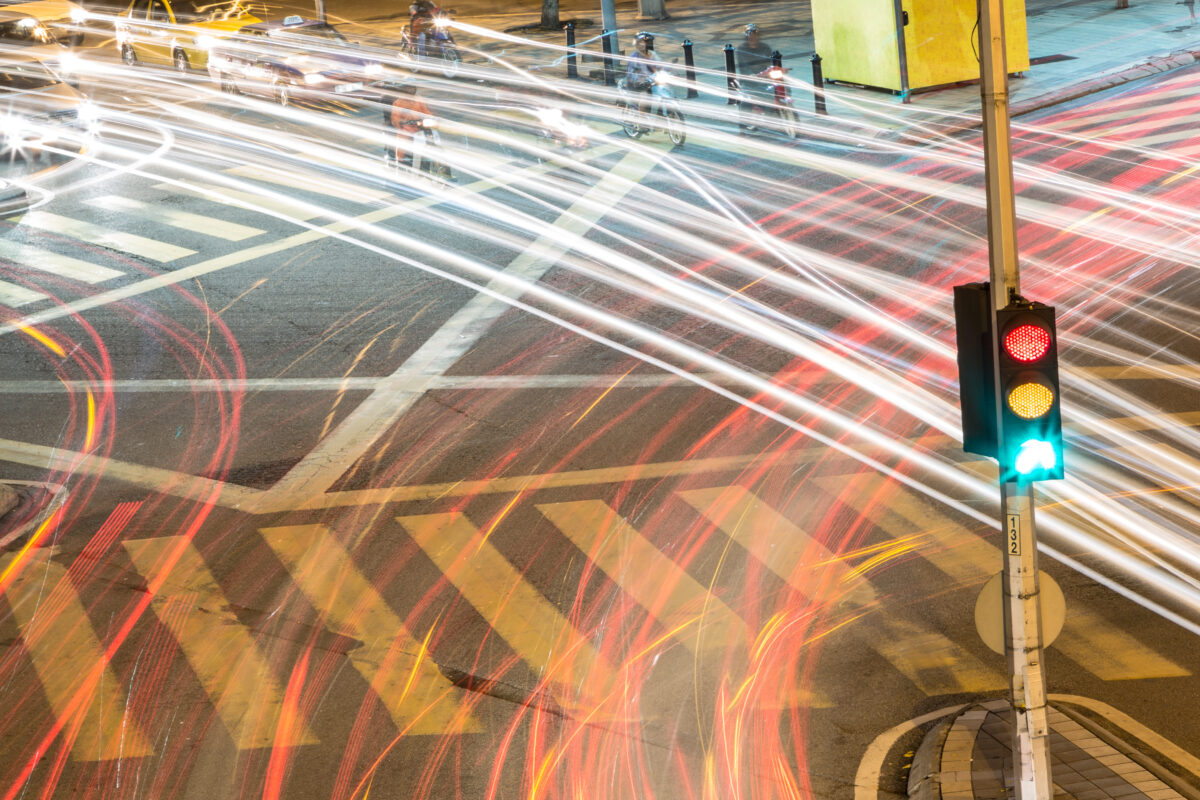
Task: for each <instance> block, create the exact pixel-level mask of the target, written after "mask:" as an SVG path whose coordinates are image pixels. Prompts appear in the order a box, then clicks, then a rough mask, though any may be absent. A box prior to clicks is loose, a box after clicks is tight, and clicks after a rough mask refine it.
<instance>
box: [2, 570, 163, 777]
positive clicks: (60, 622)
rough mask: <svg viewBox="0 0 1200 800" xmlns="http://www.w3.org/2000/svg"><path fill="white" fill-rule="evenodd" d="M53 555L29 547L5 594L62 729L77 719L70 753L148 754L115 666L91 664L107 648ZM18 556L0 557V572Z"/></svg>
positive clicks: (90, 756) (86, 756)
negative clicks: (131, 716) (100, 668)
mask: <svg viewBox="0 0 1200 800" xmlns="http://www.w3.org/2000/svg"><path fill="white" fill-rule="evenodd" d="M51 555H52V552H51V551H50V550H36V551H33V552H31V553H30V554H29V555H28V558H27V559H26V560H25V562H24V564H23V565H22V569H21V571H20V572H18V573H16V574H15V575H14V577H13V580H12V582H11V583H9V584H8V587H7V588H6V590H5V597H7V599H8V602H9V604H10V605H11V606H12V609H13V615H14V616H15V617H16V620H17V624H18V625H19V626H20V629H21V639H22V641H23V642H24V643H25V647H26V649H27V650H28V651H29V657H30V660H31V661H32V662H33V667H34V669H35V670H36V671H37V673H38V679H39V680H40V681H41V684H42V689H43V691H45V693H46V698H47V699H48V700H49V701H50V706H51V708H53V709H54V713H55V714H56V715H57V717H58V719H60V720H63V721H64V722H65V724H64V726H63V727H64V730H66V731H71V730H72V729H73V728H75V727H76V726H78V732H77V735H76V738H75V742H74V745H73V746H72V749H71V753H72V757H73V758H74V759H75V760H77V761H109V760H114V759H120V758H135V757H137V756H146V755H151V754H152V753H153V752H154V751H153V749H152V748H151V747H150V745H149V744H148V743H147V741H146V738H145V736H144V735H143V734H142V731H141V729H140V728H139V727H138V726H137V725H136V724H135V723H134V722H133V721H132V720H130V719H129V718H128V716H127V715H126V709H125V701H124V697H123V696H122V694H123V691H124V690H123V688H122V686H121V684H120V683H119V682H118V681H117V680H116V678H115V677H114V676H113V674H112V670H111V669H109V668H108V666H107V665H105V666H104V668H103V671H102V672H100V673H97V671H96V670H95V669H94V667H95V666H96V665H98V664H101V663H104V649H103V648H102V647H101V646H100V642H99V640H97V638H96V634H95V633H94V632H93V631H92V625H91V622H90V621H89V620H88V617H87V613H86V611H85V610H84V608H83V604H82V603H81V602H80V601H79V596H78V595H77V594H76V593H75V589H74V586H73V585H72V582H71V579H70V577H68V575H67V571H66V570H65V569H64V568H63V567H61V566H59V565H58V564H55V563H54V562H53V561H51V560H50V557H51ZM15 557H16V554H9V555H6V556H4V557H2V558H0V567H2V568H3V569H0V572H2V571H5V570H7V568H8V566H10V562H12V561H13V559H14V558H15ZM97 677H98V678H99V679H98V680H97V679H96V678H97ZM89 683H91V684H93V685H89ZM9 688H10V689H11V688H12V687H9Z"/></svg>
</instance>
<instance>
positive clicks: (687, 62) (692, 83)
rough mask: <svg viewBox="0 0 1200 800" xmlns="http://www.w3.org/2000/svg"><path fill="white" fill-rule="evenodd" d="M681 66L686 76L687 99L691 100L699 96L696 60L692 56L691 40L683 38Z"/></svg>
mask: <svg viewBox="0 0 1200 800" xmlns="http://www.w3.org/2000/svg"><path fill="white" fill-rule="evenodd" d="M683 66H684V67H685V68H686V69H685V70H684V74H685V75H686V77H687V85H688V90H687V99H688V100H692V99H694V98H697V97H699V96H700V93H699V92H698V91H696V60H695V58H693V57H692V40H691V39H684V40H683Z"/></svg>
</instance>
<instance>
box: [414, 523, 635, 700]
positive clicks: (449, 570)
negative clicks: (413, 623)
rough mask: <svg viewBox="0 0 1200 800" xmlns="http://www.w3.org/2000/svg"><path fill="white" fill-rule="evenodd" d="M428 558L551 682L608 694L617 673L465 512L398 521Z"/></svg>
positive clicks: (574, 688)
mask: <svg viewBox="0 0 1200 800" xmlns="http://www.w3.org/2000/svg"><path fill="white" fill-rule="evenodd" d="M396 520H397V521H398V522H399V523H400V524H401V525H403V526H404V529H405V530H406V531H407V532H408V535H409V536H410V537H412V539H413V541H415V542H416V543H417V544H418V545H419V546H420V547H421V549H422V550H423V551H424V552H425V555H427V556H428V557H429V559H430V560H431V561H433V563H434V564H435V565H437V567H438V569H440V570H441V571H442V574H443V575H445V577H446V579H447V580H448V581H450V582H451V583H452V584H454V586H455V588H457V589H458V591H459V592H460V593H461V594H462V596H463V597H464V598H465V599H466V600H467V602H469V603H470V604H471V605H472V606H473V607H474V608H475V610H476V611H478V612H479V614H480V615H481V616H482V617H483V618H484V619H485V620H487V622H488V624H489V625H490V626H491V628H492V630H494V631H495V632H496V633H497V634H498V635H499V636H500V637H501V638H502V639H504V641H506V642H508V644H509V646H510V647H511V648H512V649H513V651H514V652H515V653H516V654H517V655H518V656H520V657H521V658H522V659H523V660H524V661H525V662H526V663H527V664H528V665H529V666H530V667H531V668H532V669H533V670H534V671H535V672H537V673H539V674H541V675H542V677H543V678H544V679H545V680H546V681H547V682H549V683H553V684H558V685H560V686H564V687H569V688H570V691H572V692H575V691H579V692H583V693H585V694H586V693H588V692H594V691H603V690H605V689H606V688H607V687H608V686H609V685H610V684H611V677H612V669H611V667H609V666H608V665H607V664H606V662H605V660H604V658H603V657H602V656H601V655H600V654H599V653H597V652H596V650H595V649H594V648H593V647H592V645H591V643H590V642H589V641H588V640H587V639H586V638H585V637H584V636H582V635H581V634H580V633H579V632H578V631H576V630H575V628H574V627H573V626H572V625H571V623H570V622H569V621H568V620H567V619H566V617H564V616H563V614H562V612H561V611H559V610H558V608H557V607H556V606H555V605H554V604H553V603H551V602H550V601H549V600H547V599H546V598H545V597H544V596H543V595H542V594H541V592H539V591H538V590H537V589H536V588H534V587H533V586H532V585H531V584H530V583H529V582H528V581H526V580H525V578H524V577H522V576H521V573H519V572H518V571H517V570H516V569H515V568H514V567H513V566H512V565H511V564H510V563H509V562H508V561H507V560H506V559H505V558H504V556H503V555H502V554H501V553H500V551H499V550H497V549H496V547H495V546H494V545H493V544H492V543H491V542H489V541H488V540H487V538H486V537H485V536H484V534H483V533H482V532H481V531H480V530H479V529H478V528H476V527H475V526H474V525H473V524H472V523H471V522H470V520H468V519H467V518H466V517H465V516H463V515H462V514H461V513H457V512H454V513H447V514H426V515H422V516H409V517H397V518H396Z"/></svg>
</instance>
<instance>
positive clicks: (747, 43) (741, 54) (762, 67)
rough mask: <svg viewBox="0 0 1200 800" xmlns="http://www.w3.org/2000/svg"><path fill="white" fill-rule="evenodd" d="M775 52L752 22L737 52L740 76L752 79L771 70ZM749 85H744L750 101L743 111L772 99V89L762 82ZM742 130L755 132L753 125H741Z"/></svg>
mask: <svg viewBox="0 0 1200 800" xmlns="http://www.w3.org/2000/svg"><path fill="white" fill-rule="evenodd" d="M774 54H775V51H774V50H773V49H772V48H771V45H769V44H767V43H766V42H764V41H763V40H762V38H761V35H760V33H759V30H758V25H757V24H755V23H753V22H751V23H750V24H748V25H747V26H746V35H745V38H744V39H742V46H741V47H739V48H738V50H737V71H738V75H741V76H743V77H746V78H748V77H752V76H755V75H758V74H760V73H762V72H765V71H766V70H768V69H770V68H771V65H772V60H771V59H772V56H774ZM746 83H747V84H748V85H745V84H743V85H742V87H741V88H742V91H743V92H745V94H746V95H747V97H749V98H750V99H749V100H747V101H744V102H743V103H742V105H741V108H742V110H743V111H748V110H750V109H751V108H752V107H753V106H754V105H755V103H756V102H757V103H762V102H765V101H767V100H769V99H770V93H771V90H770V87H769V86H768V85H767V84H765V83H764V82H762V81H748V82H746ZM738 127H739V128H741V129H742V130H754V126H753V125H745V124H739V125H738Z"/></svg>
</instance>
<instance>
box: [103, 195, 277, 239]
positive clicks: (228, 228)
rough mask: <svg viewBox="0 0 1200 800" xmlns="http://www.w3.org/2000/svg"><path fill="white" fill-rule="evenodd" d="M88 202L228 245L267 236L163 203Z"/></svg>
mask: <svg viewBox="0 0 1200 800" xmlns="http://www.w3.org/2000/svg"><path fill="white" fill-rule="evenodd" d="M87 202H88V203H90V204H91V205H94V206H97V207H99V208H104V209H109V208H119V209H121V210H122V211H124V212H127V213H129V214H133V215H136V216H137V217H139V218H141V219H146V220H151V221H154V222H161V223H163V224H164V225H170V226H171V227H174V228H180V229H182V230H186V231H193V232H195V233H198V234H201V235H202V236H211V237H213V238H216V239H224V240H225V241H227V242H240V241H242V240H243V239H250V238H253V237H255V236H260V235H262V234H263V233H265V231H264V230H263V229H262V228H252V227H250V226H249V225H240V224H238V223H236V222H230V221H228V220H224V219H218V218H217V217H208V216H205V215H203V214H192V213H190V212H187V211H178V210H176V209H173V208H164V207H163V206H162V205H161V204H153V203H143V202H142V201H140V200H134V199H133V198H131V197H122V196H120V195H115V194H109V195H104V196H103V197H91V198H88V201H87Z"/></svg>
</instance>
